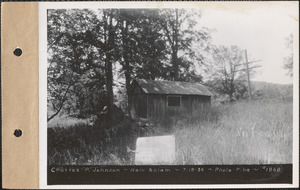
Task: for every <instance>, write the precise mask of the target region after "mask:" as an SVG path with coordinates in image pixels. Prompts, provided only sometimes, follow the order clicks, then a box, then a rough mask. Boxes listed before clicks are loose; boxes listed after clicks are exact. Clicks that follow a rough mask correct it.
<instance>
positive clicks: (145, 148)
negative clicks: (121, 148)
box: [135, 135, 175, 165]
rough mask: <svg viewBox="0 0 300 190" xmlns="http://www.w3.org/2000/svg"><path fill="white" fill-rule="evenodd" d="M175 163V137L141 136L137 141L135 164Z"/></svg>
mask: <svg viewBox="0 0 300 190" xmlns="http://www.w3.org/2000/svg"><path fill="white" fill-rule="evenodd" d="M174 163H175V137H174V136H173V135H170V136H155V137H139V138H138V139H137V141H136V153H135V164H137V165H169V164H174Z"/></svg>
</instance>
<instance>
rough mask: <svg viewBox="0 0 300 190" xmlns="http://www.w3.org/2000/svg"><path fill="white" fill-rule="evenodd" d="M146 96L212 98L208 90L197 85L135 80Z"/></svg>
mask: <svg viewBox="0 0 300 190" xmlns="http://www.w3.org/2000/svg"><path fill="white" fill-rule="evenodd" d="M135 81H136V82H137V83H138V84H139V86H140V87H141V88H142V90H143V91H144V92H145V93H146V94H178V95H202V96H212V94H211V93H210V92H209V90H208V89H207V88H206V87H205V86H203V85H201V84H199V83H190V82H179V81H155V80H145V79H135Z"/></svg>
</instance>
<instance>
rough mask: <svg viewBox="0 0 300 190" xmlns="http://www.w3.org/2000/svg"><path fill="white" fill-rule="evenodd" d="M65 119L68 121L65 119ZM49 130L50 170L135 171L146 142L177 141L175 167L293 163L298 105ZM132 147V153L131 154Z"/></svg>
mask: <svg viewBox="0 0 300 190" xmlns="http://www.w3.org/2000/svg"><path fill="white" fill-rule="evenodd" d="M63 118H64V119H63ZM63 118H57V119H56V120H54V121H53V122H52V123H51V122H50V123H49V124H48V164H49V165H51V164H58V165H131V164H134V154H133V153H132V152H128V151H127V150H128V148H130V149H132V150H134V149H135V142H136V139H137V138H138V137H141V136H156V135H157V136H158V135H170V134H173V135H175V139H176V163H175V164H176V165H189V164H191V165H193V164H197V165H201V164H204V165H210V164H218V165H219V164H220V165H222V164H281V163H292V144H293V143H292V136H293V103H292V101H290V100H289V101H283V100H256V101H241V102H235V103H231V104H225V105H213V106H212V107H211V108H210V109H209V110H207V111H206V112H195V113H193V114H192V115H185V116H184V115H183V116H181V117H180V118H167V119H166V120H165V121H156V122H143V121H131V120H129V119H126V118H124V119H122V120H121V121H118V122H113V123H108V122H105V121H103V122H96V123H95V124H93V125H91V124H90V121H89V120H77V121H74V119H71V118H67V117H63ZM127 147H128V148H127Z"/></svg>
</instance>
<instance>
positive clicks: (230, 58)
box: [206, 46, 247, 101]
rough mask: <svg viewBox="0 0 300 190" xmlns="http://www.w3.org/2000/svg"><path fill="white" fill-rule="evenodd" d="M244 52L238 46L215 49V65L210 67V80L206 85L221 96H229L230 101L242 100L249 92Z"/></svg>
mask: <svg viewBox="0 0 300 190" xmlns="http://www.w3.org/2000/svg"><path fill="white" fill-rule="evenodd" d="M243 63H244V58H243V52H242V50H241V49H240V48H238V47H237V46H230V47H225V46H219V47H218V48H215V49H214V53H213V63H212V64H211V65H210V66H209V70H210V80H209V81H208V82H207V83H206V84H207V85H208V86H210V87H212V88H213V89H214V90H216V91H217V92H218V93H219V94H224V95H227V96H228V98H229V101H233V100H236V99H240V98H242V97H243V96H244V94H245V93H246V92H247V90H246V87H245V85H244V81H245V74H244V73H242V72H241V71H242V69H241V66H243V65H244V64H243Z"/></svg>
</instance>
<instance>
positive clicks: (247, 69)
mask: <svg viewBox="0 0 300 190" xmlns="http://www.w3.org/2000/svg"><path fill="white" fill-rule="evenodd" d="M245 58H246V63H245V64H246V74H247V82H248V93H249V100H251V99H252V97H251V83H250V76H249V75H250V73H249V65H248V56H247V50H245Z"/></svg>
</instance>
